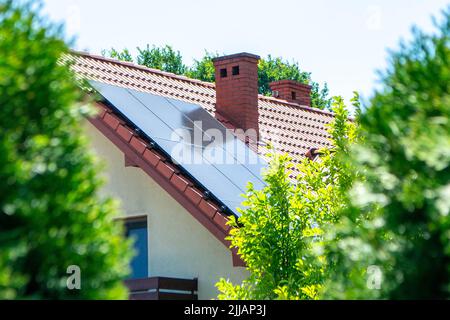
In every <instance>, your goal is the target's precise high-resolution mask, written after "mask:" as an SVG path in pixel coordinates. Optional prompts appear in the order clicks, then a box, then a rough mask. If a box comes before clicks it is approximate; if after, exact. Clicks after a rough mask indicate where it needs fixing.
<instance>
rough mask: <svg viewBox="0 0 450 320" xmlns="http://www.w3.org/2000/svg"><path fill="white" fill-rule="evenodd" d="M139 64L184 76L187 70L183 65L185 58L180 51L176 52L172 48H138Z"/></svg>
mask: <svg viewBox="0 0 450 320" xmlns="http://www.w3.org/2000/svg"><path fill="white" fill-rule="evenodd" d="M137 50H138V52H139V53H138V56H137V63H138V64H140V65H143V66H146V67H149V68H154V69H159V70H163V71H166V72H172V73H175V74H184V73H185V72H186V70H187V68H186V66H185V65H184V64H183V58H182V57H181V54H180V52H179V51H174V50H173V49H172V47H171V46H168V45H166V46H164V47H156V46H153V47H152V48H150V45H147V47H146V48H144V49H141V48H139V47H138V48H137Z"/></svg>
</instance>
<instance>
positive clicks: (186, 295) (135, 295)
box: [125, 277, 198, 300]
mask: <svg viewBox="0 0 450 320" xmlns="http://www.w3.org/2000/svg"><path fill="white" fill-rule="evenodd" d="M125 285H126V286H127V287H128V289H129V290H130V300H197V299H198V296H197V290H198V282H197V279H177V278H165V277H152V278H144V279H130V280H126V281H125Z"/></svg>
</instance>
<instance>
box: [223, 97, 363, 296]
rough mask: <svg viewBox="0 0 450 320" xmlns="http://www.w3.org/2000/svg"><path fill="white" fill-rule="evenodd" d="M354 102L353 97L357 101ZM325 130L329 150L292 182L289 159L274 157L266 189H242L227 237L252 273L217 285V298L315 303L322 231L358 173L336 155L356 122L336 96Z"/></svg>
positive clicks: (353, 135) (322, 269) (323, 274)
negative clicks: (236, 282)
mask: <svg viewBox="0 0 450 320" xmlns="http://www.w3.org/2000/svg"><path fill="white" fill-rule="evenodd" d="M355 99H356V100H355V102H356V101H357V99H358V98H357V97H356V98H355ZM333 110H334V112H335V113H336V116H335V118H334V121H333V122H332V123H331V125H330V128H329V132H330V135H331V142H332V144H333V147H332V148H331V149H322V150H320V151H319V152H320V156H319V158H318V159H317V161H311V160H309V159H307V158H305V159H304V160H303V161H302V162H301V163H300V165H299V166H298V167H297V168H296V170H297V172H296V178H295V179H294V181H293V180H292V179H291V178H290V176H291V173H292V170H293V169H294V168H293V165H292V162H291V159H290V158H289V157H288V156H287V155H279V154H277V153H276V152H272V154H269V156H270V157H271V158H272V160H271V162H270V164H269V167H268V169H267V171H266V172H265V173H264V175H263V178H264V181H265V183H266V186H265V187H264V188H263V189H262V190H256V189H254V188H253V186H252V185H249V186H248V191H247V194H246V196H245V198H246V200H245V201H244V203H243V207H244V209H243V210H241V211H240V212H241V216H240V218H239V219H238V220H236V219H231V220H230V225H231V226H232V227H233V229H232V230H231V231H230V236H229V238H228V240H230V242H231V247H232V248H237V252H238V254H239V255H240V256H241V258H242V260H243V261H244V262H245V263H246V266H247V269H248V271H249V272H250V276H249V278H248V279H246V280H244V282H243V283H242V284H241V285H233V284H231V283H230V282H229V281H227V280H225V279H221V281H220V282H219V283H218V284H217V287H218V289H219V291H220V292H221V294H220V295H219V299H317V298H318V297H319V293H320V291H321V288H322V286H323V283H324V281H325V280H326V279H327V277H328V275H329V272H330V270H329V268H328V266H327V265H326V263H325V262H326V259H325V257H326V255H325V253H323V252H322V253H321V254H319V255H317V254H316V251H315V249H316V248H317V247H319V246H318V244H320V243H321V242H322V238H323V236H324V235H323V232H324V228H325V227H326V226H327V225H330V224H334V223H336V222H337V221H339V218H340V215H339V212H340V210H342V206H343V204H344V203H345V202H346V201H345V198H346V194H347V193H346V190H348V189H349V188H350V186H351V183H352V181H353V179H354V175H355V174H356V173H355V172H354V171H353V170H352V168H350V167H348V166H347V165H346V164H345V163H343V162H342V161H340V160H339V158H340V157H341V156H342V155H343V154H346V153H347V152H348V144H349V142H353V141H355V140H356V139H357V136H358V135H357V133H358V131H357V130H356V124H355V122H352V121H349V120H348V112H347V111H346V108H345V106H344V104H343V101H342V99H341V98H335V100H334V103H333Z"/></svg>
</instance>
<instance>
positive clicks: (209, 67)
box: [186, 51, 219, 82]
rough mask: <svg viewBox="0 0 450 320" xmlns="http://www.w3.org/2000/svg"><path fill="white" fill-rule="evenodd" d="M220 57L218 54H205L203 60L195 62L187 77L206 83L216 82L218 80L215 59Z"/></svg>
mask: <svg viewBox="0 0 450 320" xmlns="http://www.w3.org/2000/svg"><path fill="white" fill-rule="evenodd" d="M218 56H219V54H218V53H210V52H208V51H206V52H205V55H204V56H203V57H202V58H201V60H194V65H193V66H192V67H191V68H189V69H188V71H187V72H186V76H188V77H189V78H193V79H198V80H201V81H206V82H214V81H215V80H216V74H215V68H214V63H213V61H212V60H213V59H214V58H217V57H218Z"/></svg>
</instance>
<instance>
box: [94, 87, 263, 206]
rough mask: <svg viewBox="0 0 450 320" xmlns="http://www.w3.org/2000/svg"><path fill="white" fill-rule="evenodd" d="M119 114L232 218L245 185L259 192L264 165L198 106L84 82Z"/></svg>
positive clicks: (261, 185) (125, 89)
mask: <svg viewBox="0 0 450 320" xmlns="http://www.w3.org/2000/svg"><path fill="white" fill-rule="evenodd" d="M90 83H91V85H92V86H93V87H94V88H95V89H96V90H97V91H98V92H99V93H100V94H101V95H102V96H103V98H104V99H105V100H107V101H108V102H109V103H110V104H111V105H112V106H113V107H114V108H115V109H116V110H117V111H118V112H119V113H121V114H122V115H123V116H124V117H125V118H127V119H128V121H130V122H131V123H132V124H133V125H135V126H136V127H137V128H139V129H140V130H141V131H142V132H143V133H144V134H145V135H146V136H148V137H149V138H150V139H152V140H153V141H154V142H155V143H156V144H157V145H158V147H159V148H161V150H162V151H164V153H166V154H167V155H168V156H170V157H171V158H172V161H174V162H175V163H176V164H178V165H179V166H180V167H181V168H182V169H183V170H185V171H186V172H187V173H188V174H189V175H190V176H191V177H193V178H194V179H195V180H197V182H198V183H199V184H200V185H201V186H203V188H205V189H206V190H208V191H209V192H210V193H211V194H212V195H213V196H214V197H215V198H216V199H217V200H219V201H220V202H222V203H223V205H225V206H226V207H227V208H228V209H229V210H231V211H232V212H233V213H234V214H236V215H239V213H238V212H237V210H236V208H237V207H241V203H242V200H243V198H242V196H241V195H242V194H243V193H245V191H246V186H247V183H248V182H252V183H253V184H254V185H255V187H256V188H262V187H263V186H264V182H263V180H262V179H261V169H262V168H263V167H264V166H265V165H266V163H265V161H264V160H263V159H262V158H261V157H259V156H258V155H257V154H256V153H255V152H254V151H252V150H251V149H250V148H249V147H247V145H245V143H243V142H242V141H241V140H239V139H237V138H236V137H235V136H234V135H233V134H231V133H230V132H229V131H228V130H227V129H226V128H225V127H224V126H223V125H222V124H221V123H220V122H219V121H217V120H216V119H215V118H214V117H212V116H211V115H210V114H209V113H208V112H207V111H206V110H204V109H203V108H202V107H200V106H198V105H196V104H192V103H187V102H183V101H180V100H176V99H170V98H165V97H162V96H157V95H153V94H150V93H144V92H139V91H136V90H131V89H127V88H122V87H117V86H113V85H108V84H105V83H101V82H96V81H90Z"/></svg>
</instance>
